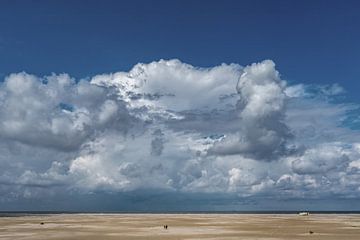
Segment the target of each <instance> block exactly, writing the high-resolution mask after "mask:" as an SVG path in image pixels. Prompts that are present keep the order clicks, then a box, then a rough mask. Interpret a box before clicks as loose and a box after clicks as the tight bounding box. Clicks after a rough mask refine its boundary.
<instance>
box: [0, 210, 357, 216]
mask: <svg viewBox="0 0 360 240" xmlns="http://www.w3.org/2000/svg"><path fill="white" fill-rule="evenodd" d="M299 212H302V211H158V212H157V211H155V212H144V211H138V212H133V211H121V212H70V211H10V212H7V211H0V217H21V216H32V215H52V214H298V213H299ZM310 214H360V211H310Z"/></svg>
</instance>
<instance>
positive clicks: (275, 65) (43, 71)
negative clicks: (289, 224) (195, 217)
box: [0, 0, 360, 211]
mask: <svg viewBox="0 0 360 240" xmlns="http://www.w3.org/2000/svg"><path fill="white" fill-rule="evenodd" d="M359 7H360V4H359V3H358V1H350V0H346V1H319V0H317V1H282V0H279V1H260V0H255V1H206V2H205V1H187V0H185V1H162V0H157V1H109V0H106V1H101V2H100V1H91V0H90V1H69V0H68V1H65V0H58V1H55V0H53V1H42V0H39V1H30V0H27V1H26V0H25V1H16V0H15V1H14V0H12V1H9V0H2V1H0V153H1V154H0V211H14V210H56V211H194V210H201V211H246V210H249V211H256V210H259V211H264V210H272V211H273V210H306V209H308V210H348V211H354V210H360V201H359V200H360V140H359V139H360V131H359V130H360V117H359V102H360V97H359V95H358V92H359V91H360V84H359V77H360V68H359V67H358V66H359V64H360V58H359V56H360V46H359V44H358V43H359V42H360V31H359V30H358V26H359V24H360V14H359V13H358V8H359Z"/></svg>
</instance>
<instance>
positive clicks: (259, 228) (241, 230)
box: [0, 214, 360, 240]
mask: <svg viewBox="0 0 360 240" xmlns="http://www.w3.org/2000/svg"><path fill="white" fill-rule="evenodd" d="M41 222H43V223H44V224H41ZM163 225H168V226H169V228H168V229H167V230H165V229H164V227H163ZM309 231H312V232H313V233H312V234H311V233H310V232H309ZM0 239H1V240H2V239H22V240H25V239H31V240H35V239H79V240H82V239H84V240H85V239H87V240H92V239H94V240H95V239H119V240H122V239H148V240H152V239H159V240H161V239H169V240H172V239H174V240H175V239H177V240H180V239H187V240H195V239H212V240H214V239H224V240H226V239H228V240H230V239H231V240H233V239H244V240H245V239H246V240H247V239H248V240H255V239H259V240H260V239H263V240H276V239H319V240H321V239H334V240H335V239H336V240H338V239H346V240H352V239H354V240H355V239H357V240H358V239H360V215H338V214H336V215H335V214H315V215H310V216H297V215H291V214H283V215H281V214H279V215H275V214H266V215H264V214H259V215H256V214H58V215H35V216H22V217H1V218H0Z"/></svg>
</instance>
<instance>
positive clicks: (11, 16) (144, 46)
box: [0, 0, 360, 100]
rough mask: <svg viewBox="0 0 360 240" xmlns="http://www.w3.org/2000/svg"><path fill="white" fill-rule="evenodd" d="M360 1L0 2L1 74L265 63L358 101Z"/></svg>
mask: <svg viewBox="0 0 360 240" xmlns="http://www.w3.org/2000/svg"><path fill="white" fill-rule="evenodd" d="M358 7H359V3H358V1H349V0H347V1H283V0H280V1H259V0H255V1H221V2H219V1H206V4H205V3H204V2H202V1H195V2H194V1H103V2H102V3H101V4H100V3H99V2H98V1H91V0H90V1H86V4H85V3H84V2H83V1H63V0H62V1H41V0H40V1H6V0H5V1H2V2H1V8H0V19H1V21H0V29H1V32H0V34H1V35H0V53H1V59H0V73H1V74H2V76H4V75H7V74H9V73H12V72H19V71H24V70H25V71H27V72H30V73H34V74H39V75H44V74H49V73H51V72H55V73H62V72H66V73H69V74H70V75H72V76H75V77H77V78H82V77H88V76H92V75H94V74H98V73H103V72H115V71H118V70H129V69H130V68H131V67H132V66H133V65H134V64H136V63H138V62H150V61H153V60H158V59H161V58H163V59H171V58H178V59H180V60H182V61H184V62H187V63H190V64H193V65H195V66H203V67H210V66H214V65H218V64H220V63H223V62H225V63H250V62H256V61H261V60H264V59H272V60H273V61H274V62H275V63H276V64H277V65H278V68H279V70H280V71H281V73H282V75H283V76H284V78H285V79H286V80H288V81H291V82H305V83H318V84H322V83H341V85H342V86H344V87H345V88H346V89H347V90H348V91H349V95H350V97H351V98H354V99H356V100H359V98H358V97H357V92H358V91H359V84H358V78H359V75H360V70H359V68H358V67H356V66H358V65H359V64H360V62H359V61H360V60H359V54H360V47H359V44H358V42H359V41H360V33H359V31H358V25H359V23H360V16H359V14H358Z"/></svg>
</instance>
